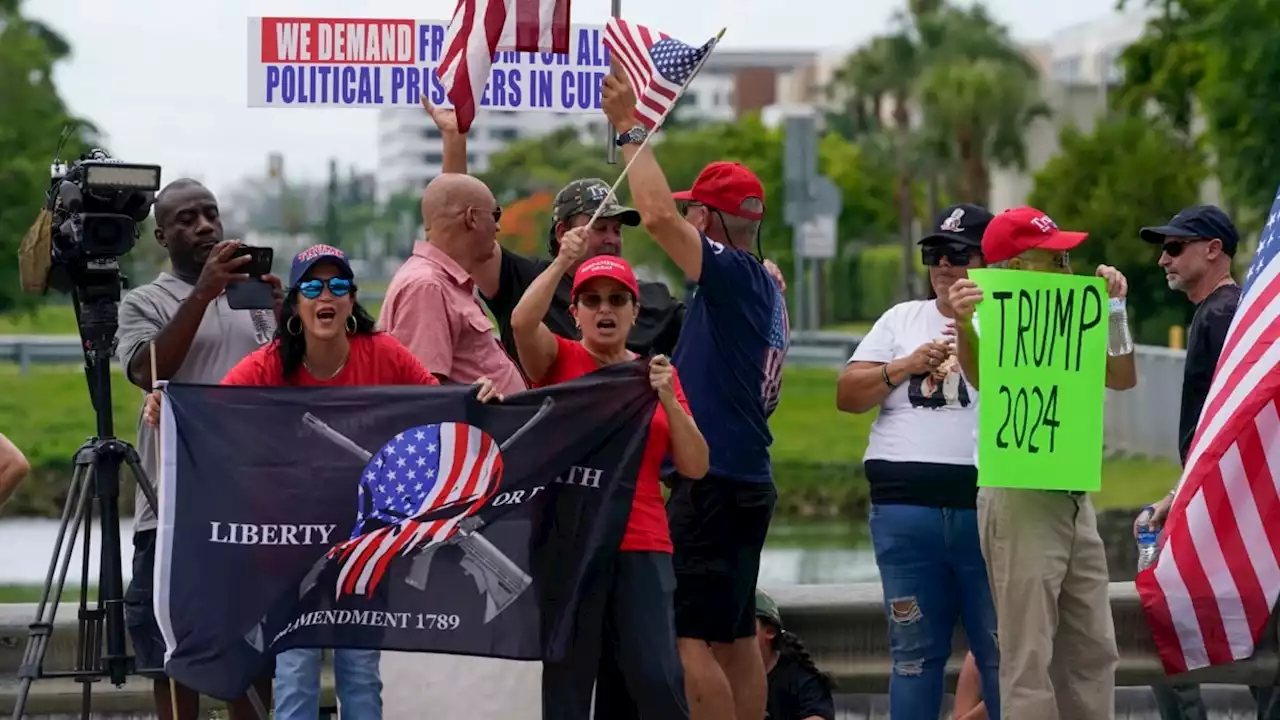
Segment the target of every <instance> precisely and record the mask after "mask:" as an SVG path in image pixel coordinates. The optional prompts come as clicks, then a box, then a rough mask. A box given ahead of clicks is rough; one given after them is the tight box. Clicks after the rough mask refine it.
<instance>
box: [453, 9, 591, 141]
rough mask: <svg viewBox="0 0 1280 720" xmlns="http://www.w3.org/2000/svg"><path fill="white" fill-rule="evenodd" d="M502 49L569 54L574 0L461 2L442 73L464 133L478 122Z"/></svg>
mask: <svg viewBox="0 0 1280 720" xmlns="http://www.w3.org/2000/svg"><path fill="white" fill-rule="evenodd" d="M499 52H545V53H559V54H561V55H564V54H568V52H569V0H458V7H457V9H456V10H455V11H454V13H453V19H452V20H450V21H449V29H448V31H446V33H445V36H444V55H443V56H442V57H441V59H440V65H439V66H438V67H436V77H438V78H440V83H441V84H442V85H443V86H444V89H445V94H446V95H447V96H448V98H449V101H450V102H452V103H453V109H454V112H455V113H456V114H457V117H458V129H459V130H460V131H462V132H466V131H467V130H469V129H470V128H471V123H472V121H473V120H475V117H476V110H477V109H478V108H479V107H480V99H481V98H483V97H484V88H485V85H486V84H487V83H488V82H489V70H490V69H491V67H492V66H493V56H494V53H499Z"/></svg>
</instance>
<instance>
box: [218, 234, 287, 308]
mask: <svg viewBox="0 0 1280 720" xmlns="http://www.w3.org/2000/svg"><path fill="white" fill-rule="evenodd" d="M243 255H248V256H249V258H250V260H249V262H247V263H245V264H244V265H242V266H240V267H239V268H238V270H239V271H240V272H243V273H246V274H247V275H248V276H249V279H248V280H246V281H244V282H238V283H230V284H228V285H227V306H228V307H230V308H231V309H233V310H273V309H275V306H276V296H275V292H274V288H272V287H271V285H270V283H268V282H266V281H265V280H263V279H262V276H263V275H269V274H270V273H271V263H272V261H273V260H274V259H275V251H274V250H272V249H271V248H269V247H252V246H249V245H241V246H240V247H238V248H236V251H235V253H233V254H232V256H231V257H241V256H243Z"/></svg>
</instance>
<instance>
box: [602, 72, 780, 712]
mask: <svg viewBox="0 0 1280 720" xmlns="http://www.w3.org/2000/svg"><path fill="white" fill-rule="evenodd" d="M603 96H604V110H605V114H606V115H607V116H608V117H609V121H610V122H611V123H612V124H613V126H614V128H615V129H616V130H617V131H618V133H619V135H618V144H619V145H620V146H621V147H622V154H623V156H624V157H625V158H626V162H627V166H628V168H629V170H628V178H629V182H630V183H631V195H632V199H633V201H634V203H633V204H634V206H635V208H636V209H637V210H639V211H640V218H641V220H642V222H643V223H644V227H645V229H646V230H648V231H649V233H650V234H651V235H653V237H654V239H655V240H656V241H657V242H658V244H659V245H661V246H662V249H663V250H665V251H666V253H667V255H669V256H670V257H671V259H672V260H673V261H674V262H675V264H676V265H677V266H679V268H680V269H681V270H682V271H684V274H685V277H686V278H688V279H689V280H691V281H693V282H695V283H697V288H696V290H695V291H694V293H693V297H692V298H691V300H690V301H689V309H688V312H687V314H686V316H685V321H684V328H683V330H682V331H681V333H680V340H679V342H678V343H677V344H676V348H675V352H674V353H673V357H672V362H673V363H674V365H675V366H676V368H677V369H678V370H679V372H680V379H681V383H682V384H683V386H684V389H685V395H686V396H687V398H688V400H689V408H690V409H691V410H692V411H693V417H694V419H695V420H696V421H697V423H698V427H699V428H700V429H701V430H702V434H703V435H704V436H705V437H706V439H707V444H708V445H709V446H710V450H711V470H710V472H709V473H708V474H707V476H706V477H704V478H681V477H675V478H673V480H672V490H671V497H670V499H669V500H668V501H667V518H668V521H669V523H670V527H671V540H672V543H673V544H674V545H675V553H674V557H673V560H674V565H675V571H676V595H675V620H676V635H677V638H678V646H679V649H680V657H681V660H682V661H683V664H684V669H685V675H686V687H687V688H688V689H689V693H688V695H689V703H690V709H691V710H692V715H693V717H718V718H722V717H733V716H736V717H737V718H739V720H747V719H751V720H759V718H762V717H764V714H765V702H766V696H767V687H768V686H767V681H766V679H765V672H764V664H763V662H762V661H761V659H760V651H759V648H758V647H757V646H756V641H755V591H756V576H757V574H758V572H759V569H760V551H761V549H762V548H763V546H764V540H765V535H766V534H768V531H769V521H770V519H771V518H772V516H773V507H774V504H775V502H776V501H777V491H776V490H775V489H774V486H773V475H772V470H771V467H770V463H769V446H770V444H772V442H773V436H772V435H771V434H770V432H769V424H768V418H769V415H770V414H771V413H772V412H773V410H774V408H776V407H777V405H778V397H779V394H780V392H781V387H782V361H783V358H785V357H786V353H787V345H788V343H789V341H790V331H789V324H788V321H787V308H786V303H785V300H784V298H783V295H782V292H781V290H780V289H779V287H778V284H777V283H776V282H775V280H774V278H773V277H772V276H771V275H770V273H769V272H768V270H766V269H765V267H764V265H763V263H762V262H761V260H760V259H759V258H758V257H757V256H756V255H753V254H752V250H753V249H756V250H758V249H759V248H758V246H759V232H760V221H761V219H762V218H763V217H764V188H763V187H762V186H761V184H760V180H759V179H758V178H757V177H756V176H755V175H754V174H753V173H752V172H751V171H750V170H748V169H747V168H746V167H744V166H742V165H741V164H739V163H730V162H714V163H711V164H710V165H708V166H707V167H706V168H705V169H704V170H703V171H702V173H701V174H700V175H699V176H698V179H697V180H696V181H695V182H694V184H693V187H692V188H691V189H689V190H687V191H685V192H680V193H676V194H674V195H673V194H672V192H671V188H670V186H669V185H668V184H667V180H666V178H665V177H664V176H663V173H662V168H660V167H659V166H658V162H657V160H656V159H655V158H654V156H653V152H652V150H651V149H650V148H649V146H648V145H647V144H645V142H644V141H645V138H646V136H647V134H646V132H645V129H644V127H643V126H642V125H640V124H639V123H638V122H637V121H636V119H635V103H636V99H635V94H634V92H633V90H632V89H631V87H630V86H629V84H628V83H627V81H626V79H625V78H624V77H621V75H620V74H619V73H615V74H612V75H610V76H607V77H606V78H605V81H604V90H603ZM676 201H680V202H682V203H685V204H686V207H685V210H684V212H683V214H682V213H681V212H680V211H679V210H678V209H677V206H676ZM726 680H727V682H726Z"/></svg>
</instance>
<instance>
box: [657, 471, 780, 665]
mask: <svg viewBox="0 0 1280 720" xmlns="http://www.w3.org/2000/svg"><path fill="white" fill-rule="evenodd" d="M777 501H778V491H777V489H776V488H774V485H773V483H771V482H769V483H761V482H743V481H741V480H730V479H728V478H721V477H715V476H712V475H708V476H706V477H704V478H702V479H701V480H688V479H686V478H681V477H676V478H673V479H672V481H671V496H670V498H668V500H667V522H668V524H669V525H670V527H671V542H672V544H673V545H675V553H674V554H673V555H672V562H673V563H674V565H675V571H676V635H677V637H682V638H693V639H697V640H706V641H708V642H717V643H730V642H733V641H734V640H740V639H742V638H747V637H752V636H754V635H755V633H756V622H755V617H756V612H755V607H756V577H757V576H758V575H759V574H760V552H761V550H763V549H764V539H765V536H766V535H768V534H769V521H770V520H772V519H773V507H774V505H775V504H776V503H777Z"/></svg>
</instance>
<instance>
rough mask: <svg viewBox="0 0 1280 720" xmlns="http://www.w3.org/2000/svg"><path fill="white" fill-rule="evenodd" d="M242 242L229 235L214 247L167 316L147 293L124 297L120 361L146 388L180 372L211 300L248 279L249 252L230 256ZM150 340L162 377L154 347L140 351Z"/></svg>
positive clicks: (121, 311) (119, 349)
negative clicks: (162, 315)
mask: <svg viewBox="0 0 1280 720" xmlns="http://www.w3.org/2000/svg"><path fill="white" fill-rule="evenodd" d="M238 247H240V242H239V241H237V240H224V241H222V242H221V243H218V245H217V246H216V247H214V248H213V250H211V251H210V252H209V259H208V260H207V261H205V265H204V269H203V270H202V271H201V272H200V279H199V280H197V281H196V285H195V287H194V288H193V289H192V290H191V293H190V294H188V295H187V297H186V299H185V300H183V301H182V304H181V305H179V306H178V311H177V312H176V313H174V315H173V317H171V318H169V319H168V320H167V321H162V320H161V318H160V316H159V313H157V312H156V309H155V306H154V305H153V304H152V303H150V302H149V301H147V300H146V299H144V298H143V297H141V296H135V295H134V294H133V293H130V294H129V295H126V296H125V299H124V301H123V302H121V303H120V318H119V329H118V330H117V333H116V339H117V348H118V349H117V352H118V353H119V358H120V362H121V364H122V365H124V367H125V374H126V375H127V376H128V378H129V382H132V383H133V384H134V385H137V386H138V387H140V388H142V389H143V390H151V388H152V386H153V385H154V381H155V380H156V379H159V380H168V379H169V378H172V377H173V375H174V373H176V372H178V368H180V367H182V363H183V362H184V361H185V360H186V359H187V351H189V350H190V349H191V343H192V341H193V340H195V337H196V331H197V330H199V329H200V323H201V322H203V321H204V313H205V310H206V309H207V308H208V307H209V303H211V302H213V301H214V300H216V299H217V297H218V296H219V295H221V294H222V291H223V290H225V289H226V287H227V283H232V282H242V281H244V280H247V279H249V276H248V275H245V274H243V273H239V272H237V271H238V269H239V268H240V267H241V266H242V265H244V264H245V263H247V262H249V260H250V258H249V256H248V255H241V256H240V257H231V253H233V252H235V250H236V248H238ZM149 345H154V346H155V348H156V374H157V375H159V376H160V377H159V378H153V377H151V355H150V352H141V351H144V350H146V349H147V347H148V346H149Z"/></svg>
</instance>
